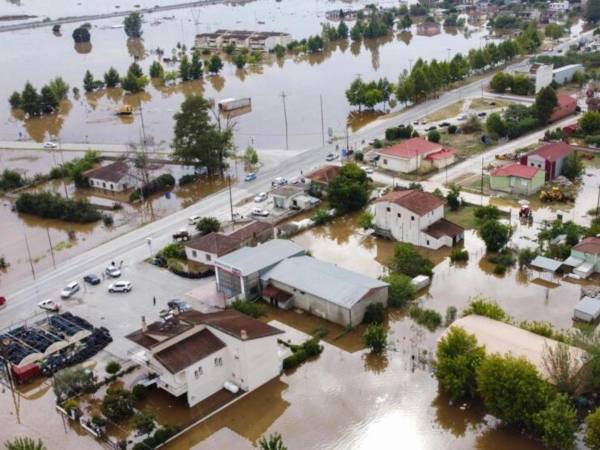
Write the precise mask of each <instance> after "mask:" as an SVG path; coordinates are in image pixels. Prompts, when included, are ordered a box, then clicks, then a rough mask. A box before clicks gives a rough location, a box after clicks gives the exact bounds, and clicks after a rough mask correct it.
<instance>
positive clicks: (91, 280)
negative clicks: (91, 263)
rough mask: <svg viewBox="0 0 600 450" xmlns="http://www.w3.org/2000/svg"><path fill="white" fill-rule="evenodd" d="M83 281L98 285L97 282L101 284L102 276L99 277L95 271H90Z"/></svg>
mask: <svg viewBox="0 0 600 450" xmlns="http://www.w3.org/2000/svg"><path fill="white" fill-rule="evenodd" d="M83 281H85V282H86V283H88V284H91V285H92V286H96V285H97V284H100V278H98V277H97V276H96V275H94V274H93V273H90V274H88V275H86V276H85V277H83Z"/></svg>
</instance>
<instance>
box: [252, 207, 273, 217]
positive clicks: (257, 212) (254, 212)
mask: <svg viewBox="0 0 600 450" xmlns="http://www.w3.org/2000/svg"><path fill="white" fill-rule="evenodd" d="M252 215H253V216H261V217H267V216H268V215H269V211H267V210H266V209H262V208H254V209H253V210H252Z"/></svg>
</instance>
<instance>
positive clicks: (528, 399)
mask: <svg viewBox="0 0 600 450" xmlns="http://www.w3.org/2000/svg"><path fill="white" fill-rule="evenodd" d="M476 379H477V390H478V392H479V395H480V396H481V398H482V400H483V404H484V406H485V409H486V410H487V411H488V412H489V413H490V414H493V415H494V416H496V417H497V418H498V419H500V420H502V421H503V422H504V423H505V424H506V425H513V426H517V427H520V428H524V429H528V430H533V429H534V419H535V415H536V413H538V412H540V411H542V410H543V409H544V408H545V406H546V404H547V401H548V396H549V388H548V385H547V384H546V382H544V381H542V379H541V378H540V377H539V375H538V372H537V370H536V368H535V367H534V366H533V365H532V364H531V363H530V362H528V361H527V360H526V359H524V358H516V357H514V356H512V355H507V356H500V355H497V354H495V355H491V356H487V357H486V358H485V359H484V360H483V362H482V363H481V365H480V366H479V368H478V369H477V375H476Z"/></svg>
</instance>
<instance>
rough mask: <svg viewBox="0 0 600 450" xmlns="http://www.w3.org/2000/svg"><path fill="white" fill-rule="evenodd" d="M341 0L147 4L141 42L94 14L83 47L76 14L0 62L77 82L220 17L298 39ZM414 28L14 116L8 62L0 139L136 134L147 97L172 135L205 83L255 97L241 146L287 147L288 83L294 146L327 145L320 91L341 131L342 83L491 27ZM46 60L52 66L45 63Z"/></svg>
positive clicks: (222, 22) (20, 36) (14, 82)
mask: <svg viewBox="0 0 600 450" xmlns="http://www.w3.org/2000/svg"><path fill="white" fill-rule="evenodd" d="M25 3H27V4H25ZM44 3H45V2H39V1H38V2H22V5H23V6H15V5H11V4H6V3H5V4H2V5H0V15H3V14H7V13H15V10H19V11H22V13H29V14H34V13H35V11H36V7H37V8H39V11H41V12H39V14H47V13H48V8H47V6H44V5H43V4H44ZM52 3H54V2H52ZM74 3H75V1H74V0H60V1H58V5H57V11H68V12H69V15H73V14H77V11H78V10H79V9H82V8H81V6H79V5H75V6H74V5H73V4H74ZM100 3H101V4H102V6H100V5H97V6H94V7H93V8H92V9H99V10H102V11H105V10H111V9H113V6H114V5H113V3H116V2H112V1H111V2H106V5H105V2H100ZM118 3H119V4H120V5H121V7H122V8H126V7H131V6H132V5H133V4H138V3H140V4H142V5H143V4H144V2H134V1H133V0H131V1H126V2H118ZM152 3H153V4H154V3H155V2H152ZM156 3H157V4H163V3H166V1H162V2H156ZM368 3H370V2H369V1H368V0H361V1H357V2H353V4H352V8H356V9H357V8H359V7H361V6H364V5H366V4H368ZM378 4H380V5H382V6H390V5H395V4H396V3H394V2H391V1H390V2H387V1H384V2H378ZM335 8H348V5H347V3H345V2H343V1H341V0H336V1H324V0H315V1H313V2H309V3H308V4H307V3H306V2H297V1H296V2H281V3H276V2H273V1H271V0H257V1H255V2H251V3H248V4H246V5H243V6H227V5H213V6H205V7H198V8H191V9H183V10H173V11H168V12H165V13H156V14H149V15H147V17H146V18H145V23H144V28H143V30H144V34H143V40H141V41H135V40H134V41H132V40H130V41H127V39H126V36H125V33H124V32H123V29H122V28H112V26H114V25H118V24H120V23H122V19H121V18H114V19H107V20H101V21H94V22H93V23H92V25H93V28H92V30H91V34H92V40H91V45H89V46H87V47H86V48H79V47H78V48H74V45H73V40H72V38H71V33H72V31H73V29H74V28H75V27H76V26H77V24H65V25H64V26H63V27H62V31H61V35H58V36H55V35H53V34H52V31H51V29H50V28H38V29H28V30H22V31H16V32H10V33H3V34H2V40H3V43H4V44H5V45H4V46H3V48H5V49H7V50H8V51H7V53H6V54H5V55H4V62H5V65H6V66H7V67H12V68H13V69H15V70H19V71H22V72H23V73H27V74H28V76H27V79H29V81H31V82H32V83H34V84H35V85H37V86H40V85H42V84H44V83H46V82H47V81H48V80H49V79H50V78H52V77H54V76H57V75H61V76H63V77H64V78H65V80H66V81H67V82H68V83H69V84H70V85H71V86H78V87H79V88H81V85H82V80H83V75H84V73H85V71H86V70H87V69H89V70H90V71H91V72H92V73H93V74H94V75H95V76H96V77H97V78H101V77H102V74H103V73H104V72H105V71H106V70H107V69H108V68H109V67H110V66H114V67H115V68H116V69H117V70H119V72H125V70H126V68H127V67H128V65H129V64H130V63H131V62H132V61H133V59H134V57H135V58H137V59H138V60H139V62H140V64H141V65H142V66H143V68H144V69H145V70H147V68H148V67H149V65H150V63H151V62H152V61H154V60H155V59H156V54H155V50H156V49H157V48H161V49H163V50H164V51H165V54H167V55H168V54H170V52H171V49H172V48H175V46H176V44H177V43H178V42H181V43H183V44H185V45H186V46H187V47H188V48H189V47H191V46H192V45H193V39H194V36H195V34H196V33H199V32H206V31H215V30H216V29H218V28H229V29H252V30H264V31H286V32H289V33H291V34H292V36H293V37H294V38H297V39H301V38H304V37H307V36H309V35H311V34H315V33H319V32H320V30H321V25H320V23H321V22H325V21H326V19H325V12H326V11H327V10H331V9H335ZM58 14H59V13H52V14H51V15H52V16H55V15H58ZM65 15H66V14H65ZM413 28H414V29H413V32H412V33H409V32H404V33H398V34H397V35H394V36H388V37H386V38H382V39H376V40H368V41H365V42H364V43H353V44H351V43H350V42H347V43H344V44H340V45H335V46H333V47H331V48H328V49H327V50H326V51H325V52H323V53H322V54H315V55H308V56H307V55H299V56H294V57H292V56H287V57H286V58H285V59H284V60H280V61H275V60H274V59H273V58H266V61H265V63H264V64H262V65H259V66H247V68H245V69H242V70H239V69H236V68H235V66H234V65H233V64H232V63H231V62H226V64H225V67H224V69H223V71H222V73H221V74H220V75H218V76H210V77H206V78H205V79H204V80H201V81H197V82H188V83H184V84H179V85H177V86H173V87H162V86H159V85H154V86H149V88H148V90H147V92H146V93H143V94H141V95H137V96H123V92H122V91H121V90H120V89H111V90H104V91H100V92H97V93H93V94H87V95H84V94H82V95H81V97H80V98H78V99H74V98H73V96H72V95H70V100H69V101H68V102H64V104H63V106H62V108H61V113H60V114H58V115H55V116H52V117H46V118H41V119H34V120H26V121H24V120H23V118H22V117H20V116H19V115H13V113H12V112H11V111H10V108H9V104H8V101H5V100H6V99H8V96H9V95H10V93H12V92H13V91H14V90H21V89H22V88H23V84H24V82H25V79H23V78H21V77H14V76H11V75H10V73H9V72H12V71H5V72H4V73H2V74H0V139H2V140H16V139H18V138H19V137H20V136H21V137H29V138H31V139H34V140H37V141H42V140H44V139H46V138H48V136H50V135H54V136H59V137H60V138H61V140H62V141H63V142H86V141H87V142H92V143H127V142H138V141H139V136H140V126H141V120H140V114H139V108H140V105H143V115H144V122H145V127H146V133H147V134H148V135H151V136H152V137H153V138H154V140H155V142H156V143H159V144H160V143H162V144H163V145H164V144H166V143H169V142H170V140H171V136H172V127H173V123H172V116H173V114H174V113H175V112H176V111H177V110H178V108H179V105H180V103H181V102H182V100H183V99H184V98H185V96H186V95H190V94H192V93H197V94H203V95H205V96H206V97H211V98H215V99H216V100H220V99H223V98H227V97H251V98H252V112H251V113H249V114H247V115H244V116H241V117H239V118H237V119H236V120H237V128H236V142H237V145H238V146H239V147H241V148H244V147H245V146H246V145H248V143H251V142H253V143H254V145H256V146H257V147H259V148H284V143H285V139H284V132H285V131H284V121H283V104H282V97H281V93H282V92H283V91H285V93H286V95H287V97H286V107H287V112H288V120H289V133H290V147H291V148H305V147H309V146H315V145H319V144H320V143H321V120H320V96H321V95H322V96H323V105H324V124H325V131H326V132H327V130H328V128H332V131H333V134H334V135H335V136H343V135H344V134H345V128H346V123H347V121H348V113H349V112H350V108H349V105H348V104H347V102H346V99H345V95H344V91H345V89H346V88H347V87H348V86H349V84H350V82H351V81H352V80H353V79H354V78H355V77H356V76H357V75H362V76H363V77H364V78H365V79H373V78H379V77H388V78H389V79H390V80H392V81H394V80H395V79H396V78H397V77H398V75H399V74H400V72H401V71H402V70H404V69H408V68H409V66H410V64H411V63H412V62H414V61H416V60H417V59H418V58H419V57H426V58H437V59H446V58H448V57H449V56H450V57H451V56H452V55H453V54H454V53H456V52H463V53H466V52H467V51H468V50H469V48H473V47H478V46H480V45H482V44H483V43H484V38H485V37H486V35H487V31H483V30H472V31H469V32H468V33H467V34H466V35H465V34H463V33H462V32H457V31H456V30H450V29H448V30H443V29H442V32H441V34H439V35H437V36H432V37H427V36H419V35H417V34H416V26H414V27H413ZM10 49H15V50H14V51H11V50H10ZM17 49H18V50H17ZM65 62H68V64H65ZM39 67H43V68H44V70H38V68H39ZM173 69H177V67H175V66H173V67H168V70H173ZM121 103H127V104H131V105H133V106H134V107H135V108H136V109H137V110H138V113H136V114H135V116H134V117H129V118H127V119H124V120H123V119H120V118H118V117H117V116H116V115H115V114H114V113H115V111H116V109H117V107H118V106H119V105H120V104H121ZM351 122H352V123H351V125H352V127H353V128H356V126H359V125H360V124H363V123H364V117H361V118H359V120H358V121H357V122H354V121H351ZM19 133H20V134H19Z"/></svg>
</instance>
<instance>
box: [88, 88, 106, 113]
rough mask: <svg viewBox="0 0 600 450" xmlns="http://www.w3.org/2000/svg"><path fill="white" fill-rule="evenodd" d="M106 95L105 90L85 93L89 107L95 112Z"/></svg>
mask: <svg viewBox="0 0 600 450" xmlns="http://www.w3.org/2000/svg"><path fill="white" fill-rule="evenodd" d="M105 94H106V91H105V90H104V89H100V90H97V91H92V92H86V93H85V99H86V101H87V103H88V105H89V107H90V108H92V110H93V111H95V110H96V108H97V107H98V102H99V101H100V99H101V98H102V97H104V95H105Z"/></svg>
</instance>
